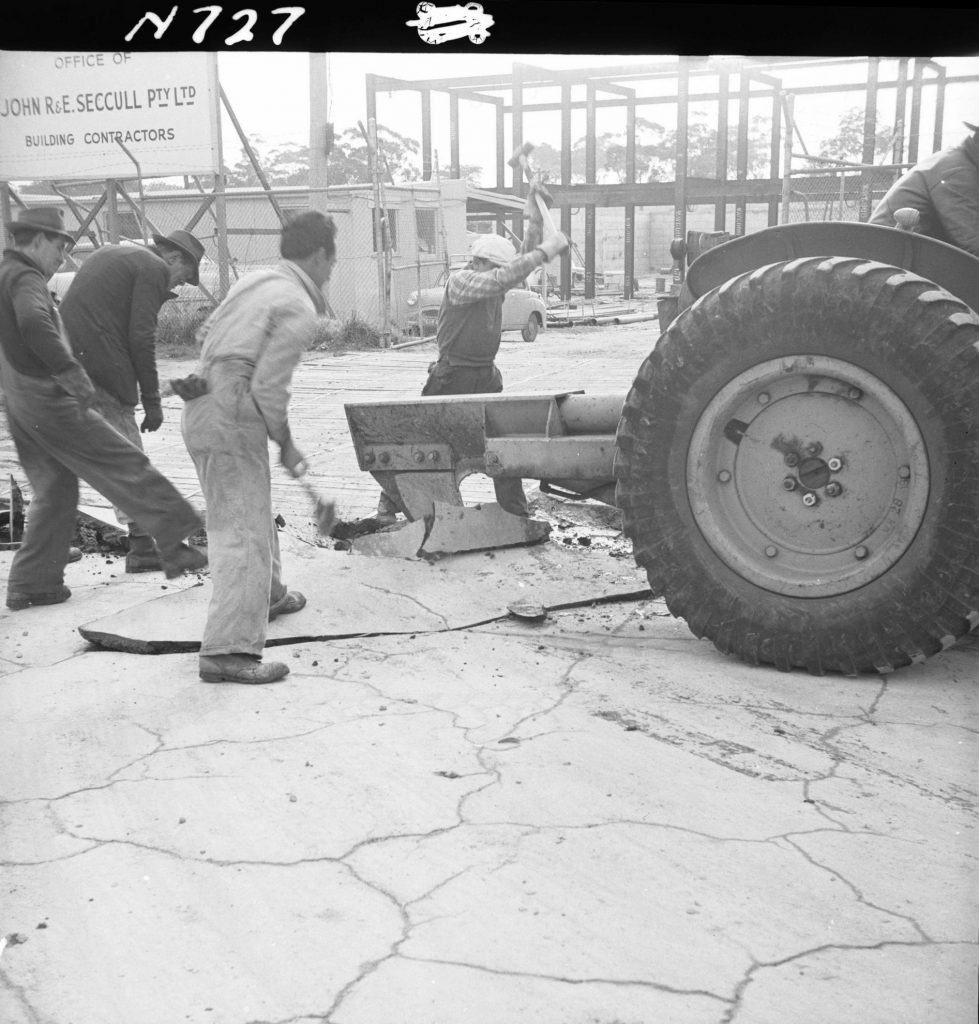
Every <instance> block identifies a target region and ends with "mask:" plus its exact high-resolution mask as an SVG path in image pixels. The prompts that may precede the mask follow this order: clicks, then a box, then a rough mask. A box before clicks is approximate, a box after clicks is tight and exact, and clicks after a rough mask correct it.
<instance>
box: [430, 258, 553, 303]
mask: <svg viewBox="0 0 979 1024" xmlns="http://www.w3.org/2000/svg"><path fill="white" fill-rule="evenodd" d="M543 262H544V253H543V252H541V250H540V249H531V251H530V252H528V253H525V254H524V255H522V256H518V257H517V258H516V259H514V260H511V261H510V262H509V263H508V264H507V265H506V266H505V267H494V268H493V269H492V270H471V269H470V268H469V267H466V268H464V269H463V270H457V271H455V272H454V273H452V274H450V275H449V280H448V286H447V289H446V296H445V300H446V302H447V303H448V304H449V305H450V306H468V305H470V304H472V303H473V302H479V301H481V300H482V299H488V298H491V297H492V296H494V295H502V294H503V293H504V292H507V291H509V290H510V289H511V288H512V287H513V286H514V285H516V284H519V283H520V282H521V281H522V280H523V279H524V278H525V277H526V276H527V275H528V274H529V273H530V272H531V271H532V270H533V269H534V268H535V267H539V266H540V265H541V264H542V263H543Z"/></svg>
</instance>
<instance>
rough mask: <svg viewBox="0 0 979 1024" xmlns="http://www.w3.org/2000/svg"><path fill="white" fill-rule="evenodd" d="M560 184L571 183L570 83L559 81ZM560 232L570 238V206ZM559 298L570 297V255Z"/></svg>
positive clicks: (563, 207) (565, 259)
mask: <svg viewBox="0 0 979 1024" xmlns="http://www.w3.org/2000/svg"><path fill="white" fill-rule="evenodd" d="M561 184H562V186H565V187H567V186H568V185H570V184H571V83H570V82H562V83H561ZM561 232H562V234H564V236H565V237H566V238H567V239H568V240H570V239H571V207H570V206H569V205H567V204H562V205H561ZM561 298H562V299H563V300H564V301H565V302H567V301H568V299H570V298H571V256H570V254H566V255H565V256H564V257H563V258H562V260H561Z"/></svg>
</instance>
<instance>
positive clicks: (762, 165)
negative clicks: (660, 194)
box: [532, 115, 771, 184]
mask: <svg viewBox="0 0 979 1024" xmlns="http://www.w3.org/2000/svg"><path fill="white" fill-rule="evenodd" d="M770 140H771V122H770V121H769V119H768V118H766V117H764V116H760V115H759V116H757V117H755V118H753V119H752V122H751V126H750V129H749V132H748V173H749V175H752V174H758V173H761V172H764V171H765V170H766V169H767V167H768V163H769V158H770V148H771V141H770ZM676 141H677V133H676V130H675V129H674V130H671V131H667V130H666V129H665V128H664V127H663V126H662V125H660V124H657V123H656V122H654V121H647V120H646V119H645V118H642V117H637V118H636V136H635V160H636V181H638V182H644V181H673V180H674V179H675V177H676ZM585 143H586V140H585V138H584V137H582V138H580V139H578V140H577V141H576V142H575V143H574V145H573V146H572V147H571V182H572V184H580V183H581V182H583V181H584V180H585ZM627 152H628V150H627V140H626V137H625V132H605V133H604V134H603V135H600V136H598V138H597V139H596V140H595V166H596V178H597V179H598V181H599V182H601V181H603V180H605V181H609V180H611V181H614V182H624V181H625V180H626V155H627ZM532 160H533V162H534V165H535V166H536V168H537V170H538V171H539V172H540V174H541V178H542V180H544V181H549V182H552V183H555V184H556V183H559V182H560V181H561V154H560V151H559V150H556V149H555V148H554V147H553V146H549V145H548V144H547V143H543V144H541V145H539V146H537V147H536V149H534V152H533V156H532ZM727 164H728V167H727V173H728V177H732V178H733V177H734V176H735V174H736V173H737V127H736V126H731V127H730V128H729V129H728V155H727ZM716 173H717V129H716V128H712V127H710V126H709V125H707V124H705V123H704V122H702V121H699V120H691V121H690V123H689V124H688V126H687V176H688V177H691V178H714V177H716Z"/></svg>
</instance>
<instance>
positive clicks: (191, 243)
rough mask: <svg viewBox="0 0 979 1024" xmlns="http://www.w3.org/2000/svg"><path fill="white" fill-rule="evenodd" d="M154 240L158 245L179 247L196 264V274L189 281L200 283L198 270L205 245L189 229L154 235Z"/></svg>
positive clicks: (190, 282) (172, 247)
mask: <svg viewBox="0 0 979 1024" xmlns="http://www.w3.org/2000/svg"><path fill="white" fill-rule="evenodd" d="M153 241H154V242H156V244H157V245H162V246H169V247H170V248H171V249H179V250H180V251H181V252H182V253H183V254H184V255H185V256H186V257H188V258H189V259H190V260H191V262H192V263H193V264H194V276H193V277H192V278H191V279H190V281H189V282H188V283H189V284H198V283H199V282H200V275H199V273H198V271H199V268H200V265H201V257H202V256H203V255H204V246H203V245H201V243H200V242H199V241H198V239H196V238H195V237H194V236H193V235H192V234H191V233H190V232H189V231H184V230H182V229H180V230H177V231H173V232H171V233H170V234H169V235H154V236H153Z"/></svg>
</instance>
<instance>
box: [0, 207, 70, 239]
mask: <svg viewBox="0 0 979 1024" xmlns="http://www.w3.org/2000/svg"><path fill="white" fill-rule="evenodd" d="M3 226H4V227H5V228H6V229H7V230H8V231H23V230H28V231H46V232H48V234H51V235H61V237H62V238H67V239H68V241H69V242H74V241H75V236H74V235H73V234H72V233H71V232H70V231H66V230H65V215H64V214H63V213H62V212H61V210H60V209H59V208H58V207H57V206H35V207H33V208H31V207H28V208H27V209H25V210H21V211H20V212H19V213H18V214H17V219H16V220H8V221H4V225H3Z"/></svg>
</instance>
